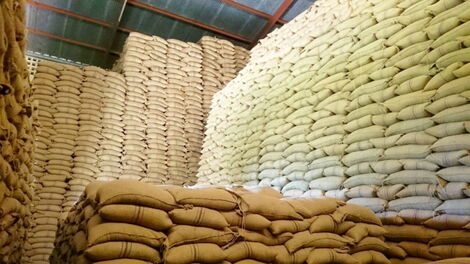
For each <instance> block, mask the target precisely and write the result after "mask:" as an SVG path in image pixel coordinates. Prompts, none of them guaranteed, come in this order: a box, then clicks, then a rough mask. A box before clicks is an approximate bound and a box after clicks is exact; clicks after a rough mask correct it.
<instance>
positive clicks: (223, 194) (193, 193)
mask: <svg viewBox="0 0 470 264" xmlns="http://www.w3.org/2000/svg"><path fill="white" fill-rule="evenodd" d="M168 191H169V192H170V193H171V194H172V195H173V196H174V197H175V200H176V202H178V203H179V204H182V205H184V204H192V205H194V206H204V207H207V208H212V209H216V210H223V211H230V210H233V209H235V207H236V206H237V204H238V201H237V200H238V199H237V197H236V195H234V194H233V193H230V192H229V191H227V190H225V189H222V188H220V189H218V188H209V189H208V188H202V189H183V188H174V189H173V188H172V189H169V190H168Z"/></svg>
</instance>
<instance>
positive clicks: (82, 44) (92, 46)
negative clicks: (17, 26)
mask: <svg viewBox="0 0 470 264" xmlns="http://www.w3.org/2000/svg"><path fill="white" fill-rule="evenodd" d="M28 33H30V34H33V35H37V36H41V37H46V38H50V39H56V40H60V41H64V42H67V43H71V44H74V45H78V46H82V47H86V48H90V49H95V50H99V51H103V52H106V49H105V48H103V47H99V46H95V45H92V44H89V43H85V42H81V41H78V40H74V39H69V38H65V37H61V36H57V35H54V34H51V33H48V32H44V31H41V30H36V29H32V28H28ZM110 53H113V54H116V55H120V53H119V52H117V51H113V50H111V51H110Z"/></svg>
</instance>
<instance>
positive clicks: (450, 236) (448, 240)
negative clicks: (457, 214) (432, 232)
mask: <svg viewBox="0 0 470 264" xmlns="http://www.w3.org/2000/svg"><path fill="white" fill-rule="evenodd" d="M456 244H461V245H470V231H466V230H445V231H441V232H439V234H437V236H436V238H434V239H433V240H431V242H429V245H430V246H440V245H456Z"/></svg>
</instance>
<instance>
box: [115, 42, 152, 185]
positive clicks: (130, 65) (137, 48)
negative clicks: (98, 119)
mask: <svg viewBox="0 0 470 264" xmlns="http://www.w3.org/2000/svg"><path fill="white" fill-rule="evenodd" d="M152 40H153V38H152V37H151V36H147V35H143V34H132V35H130V37H129V38H128V39H127V41H126V45H125V48H126V50H125V51H124V53H125V56H123V57H122V58H121V60H122V61H121V63H122V73H123V75H124V77H125V78H126V99H125V107H124V114H123V116H122V117H123V123H124V125H125V126H124V134H125V135H124V142H123V156H122V166H123V174H122V175H120V178H122V179H133V180H140V179H143V178H145V174H146V166H145V160H146V156H145V150H146V149H147V143H146V140H145V130H146V125H145V124H146V122H145V121H146V116H145V114H146V101H147V97H146V94H147V88H146V86H145V84H144V82H145V81H147V80H148V77H147V76H146V75H145V74H144V73H143V72H144V71H145V67H144V66H143V62H144V61H146V60H148V59H150V56H149V55H147V54H146V53H145V43H146V42H147V41H152Z"/></svg>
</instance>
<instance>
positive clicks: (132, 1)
mask: <svg viewBox="0 0 470 264" xmlns="http://www.w3.org/2000/svg"><path fill="white" fill-rule="evenodd" d="M127 3H128V4H130V5H134V6H137V7H140V8H143V9H147V10H149V11H152V12H154V13H159V14H161V15H164V16H167V17H171V18H173V19H176V20H180V21H183V22H185V23H188V24H191V25H193V26H197V27H200V28H203V29H206V30H209V31H212V32H215V33H218V34H221V35H224V36H227V37H230V38H233V39H236V40H239V41H242V42H245V43H249V44H250V43H252V41H251V40H250V39H247V38H245V37H242V36H240V35H237V34H234V33H231V32H228V31H225V30H223V29H220V28H217V27H214V26H211V25H207V24H204V23H201V22H199V21H197V20H194V19H190V18H187V17H183V16H180V15H177V14H174V13H171V12H168V11H166V10H163V9H160V8H157V7H153V6H151V5H147V4H144V3H141V2H137V1H136V0H128V1H127Z"/></svg>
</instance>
